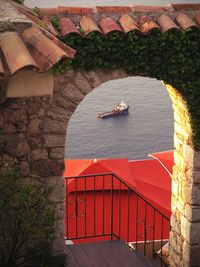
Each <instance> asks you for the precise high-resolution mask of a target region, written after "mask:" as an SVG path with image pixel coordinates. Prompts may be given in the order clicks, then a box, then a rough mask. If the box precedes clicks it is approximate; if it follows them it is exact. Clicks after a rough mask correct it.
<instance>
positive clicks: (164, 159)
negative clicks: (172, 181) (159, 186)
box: [149, 150, 174, 176]
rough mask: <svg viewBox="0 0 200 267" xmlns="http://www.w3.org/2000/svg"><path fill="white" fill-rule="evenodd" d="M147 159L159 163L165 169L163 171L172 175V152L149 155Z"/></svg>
mask: <svg viewBox="0 0 200 267" xmlns="http://www.w3.org/2000/svg"><path fill="white" fill-rule="evenodd" d="M149 157H152V158H155V159H156V160H158V161H159V162H160V164H161V165H162V166H163V167H164V168H165V170H166V171H167V172H168V173H169V175H170V176H171V175H172V168H173V165H174V151H173V150H169V151H163V152H157V153H152V154H149Z"/></svg>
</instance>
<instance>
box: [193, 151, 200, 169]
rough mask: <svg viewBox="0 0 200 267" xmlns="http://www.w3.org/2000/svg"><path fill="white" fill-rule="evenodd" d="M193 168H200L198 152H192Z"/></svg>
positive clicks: (199, 154) (199, 153)
mask: <svg viewBox="0 0 200 267" xmlns="http://www.w3.org/2000/svg"><path fill="white" fill-rule="evenodd" d="M193 168H200V151H195V152H194V161H193Z"/></svg>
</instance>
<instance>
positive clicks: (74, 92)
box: [60, 83, 85, 105]
mask: <svg viewBox="0 0 200 267" xmlns="http://www.w3.org/2000/svg"><path fill="white" fill-rule="evenodd" d="M60 94H61V95H62V97H63V98H65V97H67V98H68V99H69V100H70V101H72V102H73V103H75V104H77V105H78V104H79V103H80V102H81V101H82V100H83V98H84V96H85V95H84V94H83V93H82V92H81V91H80V89H79V88H78V87H76V86H75V85H74V84H72V83H68V84H67V85H66V86H65V88H63V89H62V90H60Z"/></svg>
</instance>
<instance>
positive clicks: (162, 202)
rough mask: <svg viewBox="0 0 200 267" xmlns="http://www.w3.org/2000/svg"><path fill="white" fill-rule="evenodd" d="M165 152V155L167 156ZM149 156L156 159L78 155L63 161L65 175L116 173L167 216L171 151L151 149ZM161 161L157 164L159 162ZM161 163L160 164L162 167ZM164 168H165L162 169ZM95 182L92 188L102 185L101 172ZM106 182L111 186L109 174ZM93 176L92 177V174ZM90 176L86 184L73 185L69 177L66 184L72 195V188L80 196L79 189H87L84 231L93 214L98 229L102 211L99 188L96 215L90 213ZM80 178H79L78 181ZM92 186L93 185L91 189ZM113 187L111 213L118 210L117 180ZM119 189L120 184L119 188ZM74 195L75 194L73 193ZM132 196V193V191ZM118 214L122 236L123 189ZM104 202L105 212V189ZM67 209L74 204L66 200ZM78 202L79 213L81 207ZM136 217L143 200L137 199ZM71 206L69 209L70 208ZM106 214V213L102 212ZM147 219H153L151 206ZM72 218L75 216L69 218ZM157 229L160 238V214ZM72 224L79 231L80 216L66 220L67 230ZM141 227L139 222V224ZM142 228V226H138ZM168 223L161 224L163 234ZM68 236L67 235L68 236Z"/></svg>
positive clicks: (124, 221)
mask: <svg viewBox="0 0 200 267" xmlns="http://www.w3.org/2000/svg"><path fill="white" fill-rule="evenodd" d="M167 155H168V156H169V157H167ZM151 156H152V157H155V158H156V159H149V160H137V161H128V160H127V159H94V160H92V159H87V160H86V159H79V160H66V161H65V167H66V169H65V173H64V175H65V176H68V177H72V176H81V175H83V176H84V175H91V176H92V175H93V177H94V175H95V174H102V173H108V172H109V173H113V174H115V175H116V176H118V177H119V178H120V179H121V180H122V181H125V182H126V183H127V184H128V185H129V186H130V187H132V188H133V189H134V190H135V191H136V192H138V193H139V194H140V195H142V196H143V197H144V198H145V199H147V200H148V201H149V202H150V203H151V204H152V205H153V206H154V207H156V208H157V209H158V210H160V211H161V212H162V213H163V214H165V215H166V216H167V217H168V218H170V215H171V176H170V175H169V173H170V171H172V165H173V152H171V151H168V152H163V153H155V154H151ZM160 163H161V164H160ZM163 167H164V168H163ZM166 170H167V172H166ZM98 178H99V179H98V180H97V183H96V187H95V188H96V189H98V190H101V189H102V176H99V177H98ZM107 178H108V179H107V182H108V183H107V185H106V189H108V190H110V189H111V183H110V181H111V180H110V177H107ZM92 179H93V178H92ZM92 179H91V180H90V182H88V183H87V186H85V185H84V183H82V184H81V183H78V184H76V185H75V183H73V179H71V180H70V181H71V183H70V186H68V192H69V194H70V195H71V196H72V197H73V194H74V190H75V188H77V190H78V191H79V193H78V197H79V198H81V197H84V196H85V195H84V194H85V193H84V192H83V190H86V191H87V194H86V198H87V199H88V201H87V203H88V204H87V209H88V214H89V215H88V216H89V217H88V218H87V231H88V232H90V231H92V229H93V228H94V222H95V219H94V218H96V219H97V220H96V221H97V222H99V223H98V229H99V231H101V229H102V223H101V220H102V219H101V215H102V210H103V209H102V199H101V198H102V194H101V191H99V193H98V192H97V193H96V202H98V205H97V210H96V217H94V213H93V209H94V196H93V195H92V194H93V192H92V191H90V190H94V180H92ZM82 182H83V181H82ZM92 188H93V189H92ZM113 189H117V190H115V192H114V203H115V205H114V209H115V211H114V214H118V213H117V211H118V208H119V203H118V197H119V194H118V189H119V186H118V183H116V184H115V185H114V188H113ZM122 189H123V188H122ZM74 196H75V195H74ZM135 196H136V195H135ZM135 196H134V195H131V198H130V205H131V207H132V208H131V209H132V213H131V215H130V221H134V220H135V218H136V211H135V208H134V207H135V204H136V198H135ZM121 199H122V207H123V209H122V214H121V227H122V237H123V236H124V240H125V234H126V229H127V218H128V217H127V213H128V206H127V192H126V191H123V193H122V197H121ZM105 203H106V205H107V209H106V212H107V213H109V208H108V207H109V203H110V193H109V191H107V192H105ZM66 205H67V207H68V210H69V212H71V213H73V209H74V206H73V205H72V206H70V204H67V203H66ZM81 205H83V204H80V207H79V209H80V213H81V211H82V210H83V211H84V207H82V206H81ZM138 207H139V214H138V218H139V220H141V221H142V220H144V216H145V215H144V214H143V213H144V208H145V204H144V202H143V201H141V202H139V206H138ZM70 209H72V211H71V210H70ZM105 216H106V214H105ZM148 216H149V221H150V222H151V223H152V220H153V210H152V209H151V208H149V211H148ZM72 220H75V218H72ZM156 220H157V228H156V229H157V230H156V233H155V234H156V236H155V237H156V238H157V239H159V238H160V232H161V231H160V228H159V227H160V225H161V221H160V220H161V218H159V217H157V218H156ZM151 223H149V229H151ZM75 225H77V227H78V231H79V234H81V233H82V231H83V229H84V219H83V218H82V217H80V218H79V219H78V221H73V223H70V225H69V226H68V227H71V228H70V229H69V230H70V231H69V232H70V233H72V235H73V233H74V231H75ZM109 225H110V222H109V216H108V215H107V219H106V222H105V227H107V228H108V227H109ZM115 227H116V229H117V228H118V225H117V220H116V225H115ZM141 227H143V226H141ZM131 231H132V232H130V239H131V240H132V241H133V240H135V239H136V236H135V230H134V229H132V230H131ZM141 232H142V229H141ZM168 233H169V231H168V225H166V226H165V231H164V236H165V238H168ZM68 237H69V236H68ZM147 238H148V239H151V238H152V237H151V232H149V233H148V235H147ZM143 239H144V237H142V236H141V238H140V240H143Z"/></svg>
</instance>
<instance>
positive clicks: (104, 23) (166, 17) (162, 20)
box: [47, 4, 200, 36]
mask: <svg viewBox="0 0 200 267" xmlns="http://www.w3.org/2000/svg"><path fill="white" fill-rule="evenodd" d="M85 10H86V11H84V8H82V7H58V9H57V14H58V15H59V16H62V17H64V18H68V19H72V20H73V21H75V22H76V23H77V24H78V23H80V22H81V21H82V22H83V23H82V22H81V23H82V24H83V26H81V27H82V28H84V27H85V29H84V31H85V32H91V31H96V30H97V29H98V28H97V27H98V26H97V25H99V26H100V30H101V29H102V31H103V33H104V34H108V33H109V32H111V31H123V32H125V33H128V32H129V31H131V30H138V31H140V32H141V33H143V34H146V33H148V32H149V31H151V30H152V29H160V30H161V31H168V30H170V29H179V30H181V31H182V30H186V29H188V28H189V27H194V26H196V27H197V26H198V25H200V19H199V16H197V14H198V13H197V11H198V10H199V11H200V4H178V5H177V4H172V5H166V6H144V5H132V6H97V7H93V8H85ZM179 10H184V11H185V12H184V13H179V14H177V11H179ZM47 13H49V10H47ZM85 13H87V15H88V14H89V15H90V17H91V19H87V20H85V19H83V20H82V16H83V15H84V14H85ZM65 16H66V17H65ZM195 16H196V17H195ZM175 17H176V19H174V18H175ZM194 17H195V19H196V22H197V24H198V25H197V24H196V23H195V21H194ZM89 20H90V22H89ZM86 21H88V22H86ZM92 21H93V22H92ZM136 21H139V22H138V23H136ZM118 22H119V24H118ZM68 23H71V24H73V22H72V21H70V22H68ZM89 25H90V26H89ZM120 26H121V27H120ZM62 27H64V26H62V23H61V33H62V35H63V36H64V35H66V34H68V33H70V32H76V33H79V34H81V33H80V32H79V31H78V30H77V27H76V26H75V25H74V24H73V27H72V25H71V28H70V27H69V30H67V31H66V33H63V32H64V29H62ZM86 35H87V34H86Z"/></svg>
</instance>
